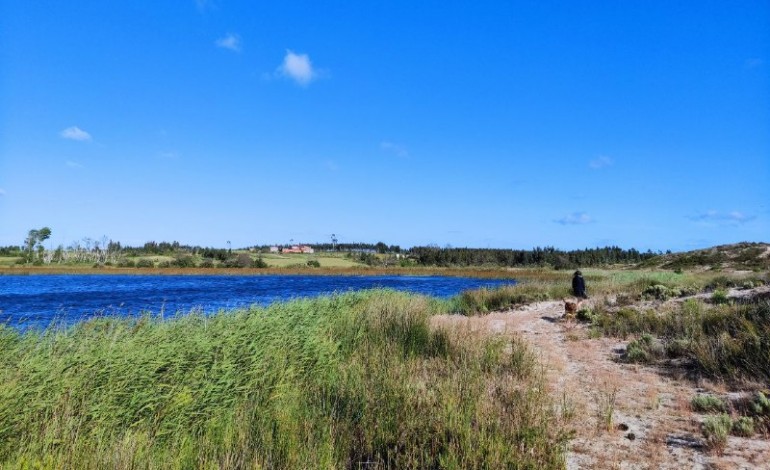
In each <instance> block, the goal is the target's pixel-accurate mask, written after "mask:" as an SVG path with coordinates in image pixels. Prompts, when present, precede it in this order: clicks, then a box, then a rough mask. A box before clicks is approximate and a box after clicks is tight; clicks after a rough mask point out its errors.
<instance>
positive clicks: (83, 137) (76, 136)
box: [59, 126, 91, 142]
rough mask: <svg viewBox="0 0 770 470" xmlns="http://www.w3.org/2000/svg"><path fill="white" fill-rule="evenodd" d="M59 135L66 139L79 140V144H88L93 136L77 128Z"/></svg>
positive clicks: (66, 130) (69, 128) (73, 127)
mask: <svg viewBox="0 0 770 470" xmlns="http://www.w3.org/2000/svg"><path fill="white" fill-rule="evenodd" d="M59 135H60V136H61V137H62V138H64V139H69V140H77V141H79V142H86V141H89V140H91V134H89V133H88V132H86V131H84V130H83V129H81V128H79V127H77V126H72V127H68V128H66V129H64V130H63V131H61V132H59Z"/></svg>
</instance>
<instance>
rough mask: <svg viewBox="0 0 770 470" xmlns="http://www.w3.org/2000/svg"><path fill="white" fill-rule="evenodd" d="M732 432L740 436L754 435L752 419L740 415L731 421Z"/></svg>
mask: <svg viewBox="0 0 770 470" xmlns="http://www.w3.org/2000/svg"><path fill="white" fill-rule="evenodd" d="M732 431H733V434H735V435H736V436H741V437H751V436H753V435H754V420H753V419H751V418H750V417H748V416H741V417H739V418H738V419H736V420H735V421H733V429H732Z"/></svg>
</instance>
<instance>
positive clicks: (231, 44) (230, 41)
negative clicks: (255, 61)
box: [215, 33, 241, 52]
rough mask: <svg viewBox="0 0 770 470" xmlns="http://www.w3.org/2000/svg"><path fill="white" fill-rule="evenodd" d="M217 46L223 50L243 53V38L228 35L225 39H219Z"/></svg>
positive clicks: (231, 34)
mask: <svg viewBox="0 0 770 470" xmlns="http://www.w3.org/2000/svg"><path fill="white" fill-rule="evenodd" d="M215 44H216V45H217V46H218V47H221V48H223V49H230V50H231V51H235V52H240V51H241V38H240V37H239V36H238V35H237V34H233V33H227V34H226V35H225V37H223V38H219V39H217V40H216V43H215Z"/></svg>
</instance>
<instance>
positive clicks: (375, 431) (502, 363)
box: [0, 291, 566, 469]
mask: <svg viewBox="0 0 770 470" xmlns="http://www.w3.org/2000/svg"><path fill="white" fill-rule="evenodd" d="M443 308H444V307H443V304H441V303H440V302H436V301H433V300H431V299H428V298H425V297H420V296H414V295H408V294H403V293H395V292H391V291H368V292H363V293H351V294H345V295H335V296H331V297H325V298H318V299H314V300H299V301H293V302H289V303H283V304H276V305H272V306H270V307H267V308H252V309H246V310H238V311H233V312H222V313H220V314H216V315H212V316H204V315H202V314H198V313H191V314H189V315H185V316H180V317H178V318H174V319H171V320H161V319H158V318H153V317H149V316H146V317H142V318H138V319H119V318H100V319H93V320H90V321H86V322H83V323H80V324H78V325H76V326H74V327H71V328H69V329H65V330H55V329H49V330H47V331H44V332H26V333H20V332H18V331H16V330H13V329H11V328H8V327H0V466H2V468H79V469H90V468H93V469H101V468H117V469H127V468H132V469H133V468H180V469H182V468H184V469H186V468H291V469H294V468H457V469H459V468H562V467H563V466H564V446H563V444H564V441H565V435H566V434H565V433H564V432H563V431H562V429H561V427H560V425H558V424H557V419H556V418H555V415H554V407H553V404H552V402H551V401H550V397H548V396H547V392H546V387H545V386H544V383H543V378H542V376H541V374H540V373H539V369H538V367H537V363H536V361H535V358H534V356H533V355H532V353H531V352H530V351H529V350H528V349H527V347H526V345H524V344H522V343H521V342H520V341H518V340H516V339H501V338H496V339H495V338H491V339H489V338H488V339H479V338H474V339H473V340H469V339H468V338H466V337H463V336H461V335H457V334H453V333H451V332H448V331H443V330H433V329H431V328H430V327H429V323H428V318H429V317H430V315H431V314H433V313H436V312H437V311H438V310H439V309H443Z"/></svg>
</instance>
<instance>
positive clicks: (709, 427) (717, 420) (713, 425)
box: [703, 414, 733, 455]
mask: <svg viewBox="0 0 770 470" xmlns="http://www.w3.org/2000/svg"><path fill="white" fill-rule="evenodd" d="M732 427H733V422H732V420H731V419H730V417H729V416H728V415H726V414H720V415H717V416H709V417H708V418H706V420H705V421H704V422H703V437H704V438H705V439H706V442H705V445H706V448H707V449H709V450H711V451H713V452H716V453H717V454H720V455H721V454H722V453H723V452H724V450H725V447H727V436H728V435H729V434H730V431H731V430H732Z"/></svg>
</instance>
